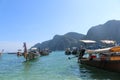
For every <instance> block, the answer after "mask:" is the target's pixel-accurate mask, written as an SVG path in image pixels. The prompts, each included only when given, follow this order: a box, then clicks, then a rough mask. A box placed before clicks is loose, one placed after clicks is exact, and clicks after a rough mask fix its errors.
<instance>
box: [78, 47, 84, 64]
mask: <svg viewBox="0 0 120 80" xmlns="http://www.w3.org/2000/svg"><path fill="white" fill-rule="evenodd" d="M84 53H85V49H83V48H82V49H81V50H80V53H79V56H78V62H80V59H82V58H83V55H84Z"/></svg>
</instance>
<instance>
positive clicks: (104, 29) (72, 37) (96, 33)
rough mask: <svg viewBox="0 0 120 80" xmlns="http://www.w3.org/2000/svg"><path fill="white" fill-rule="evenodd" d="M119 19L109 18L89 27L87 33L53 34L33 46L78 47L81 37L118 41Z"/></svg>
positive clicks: (42, 47)
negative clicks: (49, 38)
mask: <svg viewBox="0 0 120 80" xmlns="http://www.w3.org/2000/svg"><path fill="white" fill-rule="evenodd" d="M119 34H120V20H110V21H107V22H106V23H104V24H100V25H97V26H93V27H91V28H90V29H89V30H88V32H87V34H86V35H84V34H80V33H76V32H69V33H66V34H64V35H55V36H54V37H53V39H51V40H48V41H44V42H42V43H37V44H35V45H34V46H33V47H37V48H40V49H44V48H49V49H50V50H65V49H66V48H68V47H70V48H71V47H74V46H75V47H79V46H80V44H81V43H80V41H79V40H81V39H90V40H96V41H98V40H102V39H109V40H115V41H116V42H117V43H119V42H120V36H119Z"/></svg>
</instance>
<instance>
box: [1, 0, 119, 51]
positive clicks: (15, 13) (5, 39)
mask: <svg viewBox="0 0 120 80" xmlns="http://www.w3.org/2000/svg"><path fill="white" fill-rule="evenodd" d="M113 19H116V20H120V1H119V0H0V37H1V38H0V50H1V49H5V50H6V51H17V49H19V48H22V45H23V44H22V43H23V42H26V43H27V45H28V48H29V47H31V46H32V45H34V44H36V43H38V42H43V41H46V40H49V39H52V38H53V36H54V35H56V34H59V35H63V34H65V33H67V32H78V33H82V34H86V33H87V31H88V30H89V29H90V28H91V27H92V26H96V25H99V24H104V23H105V22H106V21H108V20H113Z"/></svg>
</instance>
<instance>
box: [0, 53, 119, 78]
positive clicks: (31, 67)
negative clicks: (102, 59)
mask: <svg viewBox="0 0 120 80" xmlns="http://www.w3.org/2000/svg"><path fill="white" fill-rule="evenodd" d="M0 80H120V73H115V72H109V71H105V70H101V69H97V68H94V67H90V66H86V65H81V64H79V63H77V58H74V56H73V55H71V56H66V55H65V54H64V51H55V52H52V53H50V54H49V55H48V56H42V57H39V58H37V59H35V60H32V61H25V59H24V58H23V57H22V56H21V57H17V55H16V54H7V53H4V54H2V55H1V56H0Z"/></svg>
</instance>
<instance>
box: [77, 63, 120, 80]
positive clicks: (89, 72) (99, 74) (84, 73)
mask: <svg viewBox="0 0 120 80" xmlns="http://www.w3.org/2000/svg"><path fill="white" fill-rule="evenodd" d="M79 70H80V77H81V78H82V79H86V78H87V79H88V80H89V79H90V80H119V79H120V73H115V72H109V71H106V70H102V69H98V68H95V67H91V66H87V65H82V64H80V65H79Z"/></svg>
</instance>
